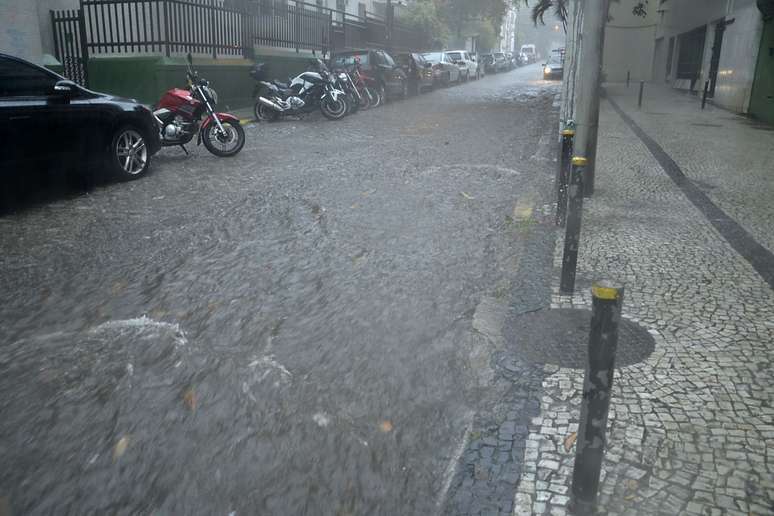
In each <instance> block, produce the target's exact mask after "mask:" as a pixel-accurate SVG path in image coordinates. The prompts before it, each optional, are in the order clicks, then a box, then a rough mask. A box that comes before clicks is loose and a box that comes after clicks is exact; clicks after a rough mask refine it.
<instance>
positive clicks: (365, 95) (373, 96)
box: [349, 58, 384, 109]
mask: <svg viewBox="0 0 774 516" xmlns="http://www.w3.org/2000/svg"><path fill="white" fill-rule="evenodd" d="M349 75H350V77H351V78H352V82H354V83H355V88H357V91H358V92H359V93H360V97H361V100H362V102H363V103H366V102H367V105H365V106H363V105H362V104H361V107H363V108H364V109H368V108H375V107H379V106H381V105H382V104H384V91H383V90H382V88H381V87H380V86H379V81H377V80H376V79H374V78H373V77H370V76H368V75H366V74H364V73H362V72H361V71H360V59H358V58H355V63H354V65H353V66H352V71H351V72H349Z"/></svg>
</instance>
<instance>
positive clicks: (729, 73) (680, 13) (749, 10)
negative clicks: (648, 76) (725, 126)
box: [654, 0, 762, 113]
mask: <svg viewBox="0 0 774 516" xmlns="http://www.w3.org/2000/svg"><path fill="white" fill-rule="evenodd" d="M660 8H661V9H663V10H664V14H663V17H662V20H661V22H660V24H659V27H658V30H657V32H656V37H657V38H660V37H663V38H664V39H663V41H664V43H663V48H664V54H663V56H662V55H657V56H656V59H655V65H654V66H655V67H656V79H657V80H658V79H659V74H660V73H661V72H659V70H660V67H661V66H662V65H663V66H664V67H665V63H666V57H667V56H666V53H667V51H668V46H669V38H670V37H676V43H675V49H674V54H673V58H672V76H670V77H668V78H667V80H669V81H670V82H671V83H672V85H673V86H674V87H676V88H679V89H689V88H690V86H691V84H690V81H688V80H681V81H675V80H674V73H675V71H676V69H677V56H678V55H679V53H680V41H679V38H678V36H679V35H680V34H683V33H685V32H688V31H690V30H693V29H696V28H698V27H701V26H707V38H706V40H705V45H704V55H703V59H702V66H701V72H700V76H699V79H698V80H697V81H696V85H695V89H696V90H700V89H701V88H702V87H703V84H704V82H705V81H706V80H707V79H708V77H709V70H710V60H711V58H712V46H713V44H714V40H715V31H716V24H717V22H718V21H719V20H723V19H725V20H726V21H729V20H731V19H735V21H734V23H733V24H732V25H728V26H727V28H726V31H725V34H724V36H723V43H722V46H721V53H720V63H719V73H718V80H717V86H716V89H715V98H714V102H715V103H716V104H717V105H719V106H722V107H725V108H727V109H730V110H733V111H736V112H740V113H745V112H747V111H748V109H749V104H750V95H751V91H752V84H753V78H754V73H755V66H756V61H757V57H758V46H759V44H760V38H761V30H762V17H761V14H760V11H758V9H757V7H756V6H755V0H671V1H670V2H667V3H665V4H663V5H662V6H661V7H660Z"/></svg>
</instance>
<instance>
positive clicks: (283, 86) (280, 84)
mask: <svg viewBox="0 0 774 516" xmlns="http://www.w3.org/2000/svg"><path fill="white" fill-rule="evenodd" d="M271 82H272V83H273V84H274V85H275V86H276V87H277V88H279V89H281V90H289V89H290V83H289V82H282V81H278V80H276V79H275V80H273V81H271Z"/></svg>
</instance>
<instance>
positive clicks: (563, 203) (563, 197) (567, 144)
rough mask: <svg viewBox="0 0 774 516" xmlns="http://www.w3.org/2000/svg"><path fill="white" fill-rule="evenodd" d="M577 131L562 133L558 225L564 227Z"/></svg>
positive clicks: (557, 181)
mask: <svg viewBox="0 0 774 516" xmlns="http://www.w3.org/2000/svg"><path fill="white" fill-rule="evenodd" d="M574 138H575V129H572V128H566V129H564V130H563V131H562V150H561V154H560V156H559V168H558V169H557V171H556V225H557V226H564V223H565V221H566V220H567V187H568V185H569V182H570V170H571V166H572V165H571V163H570V160H571V158H572V148H573V139H574Z"/></svg>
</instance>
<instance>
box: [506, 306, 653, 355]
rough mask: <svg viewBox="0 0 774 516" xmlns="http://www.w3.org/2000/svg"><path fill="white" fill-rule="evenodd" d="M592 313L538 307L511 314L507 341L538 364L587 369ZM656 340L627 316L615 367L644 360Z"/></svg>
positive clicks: (507, 343)
mask: <svg viewBox="0 0 774 516" xmlns="http://www.w3.org/2000/svg"><path fill="white" fill-rule="evenodd" d="M590 323H591V312H590V311H588V310H578V309H566V308H565V309H558V310H549V309H545V310H539V311H537V312H530V313H526V314H520V315H516V316H512V317H509V318H508V320H507V321H506V323H505V329H504V334H505V342H506V345H507V346H508V348H509V349H510V350H511V351H513V352H514V353H515V354H516V355H517V356H518V358H520V359H522V360H525V361H527V362H531V363H535V364H552V365H558V366H560V367H568V368H571V369H585V367H586V360H587V348H588V342H589V325H590ZM655 347H656V343H655V341H654V340H653V336H652V335H651V334H650V333H648V331H647V330H646V329H645V328H643V327H642V326H640V325H639V324H636V323H634V322H632V321H630V320H628V319H622V320H621V324H620V326H619V329H618V352H617V354H616V359H615V365H616V367H618V368H620V367H624V366H628V365H632V364H637V363H639V362H642V361H643V360H645V359H646V358H648V357H649V356H650V354H651V353H653V350H654V349H655Z"/></svg>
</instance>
